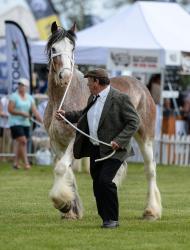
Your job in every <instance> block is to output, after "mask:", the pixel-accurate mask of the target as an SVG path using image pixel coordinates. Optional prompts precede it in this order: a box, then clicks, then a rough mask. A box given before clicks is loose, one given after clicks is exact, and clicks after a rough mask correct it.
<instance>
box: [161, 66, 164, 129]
mask: <svg viewBox="0 0 190 250" xmlns="http://www.w3.org/2000/svg"><path fill="white" fill-rule="evenodd" d="M164 83H165V68H161V78H160V92H161V93H160V121H161V124H162V123H163V111H164V97H163V91H164ZM161 130H162V125H161ZM160 132H161V133H160V134H162V131H160Z"/></svg>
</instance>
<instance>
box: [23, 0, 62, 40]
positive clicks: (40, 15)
mask: <svg viewBox="0 0 190 250" xmlns="http://www.w3.org/2000/svg"><path fill="white" fill-rule="evenodd" d="M26 1H27V3H28V5H29V6H30V9H31V11H32V13H33V15H34V17H35V19H36V24H37V27H38V31H39V33H40V38H41V39H42V40H47V38H48V37H49V35H50V31H51V24H52V22H54V21H56V23H57V24H58V25H60V20H59V18H58V16H57V15H56V12H55V10H54V8H53V6H52V4H51V2H50V1H49V0H26Z"/></svg>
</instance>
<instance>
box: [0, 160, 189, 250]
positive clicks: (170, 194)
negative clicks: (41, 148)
mask: <svg viewBox="0 0 190 250" xmlns="http://www.w3.org/2000/svg"><path fill="white" fill-rule="evenodd" d="M157 176H158V177H157V179H158V185H159V187H160V191H161V194H162V200H163V207H164V210H163V217H162V219H161V220H159V221H156V222H148V221H143V220H141V219H140V217H141V215H142V212H143V208H144V204H145V197H146V181H145V176H144V170H143V166H142V165H140V164H139V165H135V164H130V165H129V170H128V177H127V178H126V180H125V181H124V183H123V185H122V187H121V188H120V190H119V199H120V227H119V228H117V229H113V230H106V229H101V228H100V224H101V220H100V218H99V217H98V215H97V212H96V207H95V201H94V198H93V195H92V187H91V184H92V183H91V179H90V176H89V175H88V174H86V173H79V174H77V175H76V178H77V182H78V186H79V192H80V195H81V197H82V200H83V204H84V209H85V214H84V218H83V219H82V220H78V221H66V220H61V219H60V217H59V213H58V211H57V210H55V209H54V208H53V206H52V204H51V202H50V200H49V197H48V192H49V190H50V188H51V185H52V181H53V174H52V169H51V168H50V167H39V166H34V167H33V168H32V169H31V170H30V171H24V170H13V169H11V167H10V164H4V163H1V164H0V250H39V249H40V250H41V249H44V250H45V249H52V250H62V249H63V250H76V249H77V250H85V249H89V250H104V249H110V250H112V249H115V250H120V249H122V250H124V249H130V250H133V249H135V250H141V249H142V250H154V249H158V250H159V249H165V250H170V249H171V250H184V249H187V250H189V249H190V184H189V183H190V168H180V167H175V166H170V167H163V166H159V167H158V171H157Z"/></svg>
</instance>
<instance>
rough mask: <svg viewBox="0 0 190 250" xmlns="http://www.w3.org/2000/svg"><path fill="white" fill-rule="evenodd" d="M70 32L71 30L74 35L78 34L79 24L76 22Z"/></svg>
mask: <svg viewBox="0 0 190 250" xmlns="http://www.w3.org/2000/svg"><path fill="white" fill-rule="evenodd" d="M70 30H71V31H72V32H73V33H76V32H77V24H76V22H74V23H73V26H72V27H71V28H70Z"/></svg>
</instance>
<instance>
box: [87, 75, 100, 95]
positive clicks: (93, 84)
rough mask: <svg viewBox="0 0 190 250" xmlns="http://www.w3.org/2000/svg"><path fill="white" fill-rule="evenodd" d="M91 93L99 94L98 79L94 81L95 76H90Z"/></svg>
mask: <svg viewBox="0 0 190 250" xmlns="http://www.w3.org/2000/svg"><path fill="white" fill-rule="evenodd" d="M87 85H88V87H89V90H90V93H91V94H92V95H96V94H98V80H95V81H94V78H92V77H88V83H87Z"/></svg>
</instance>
